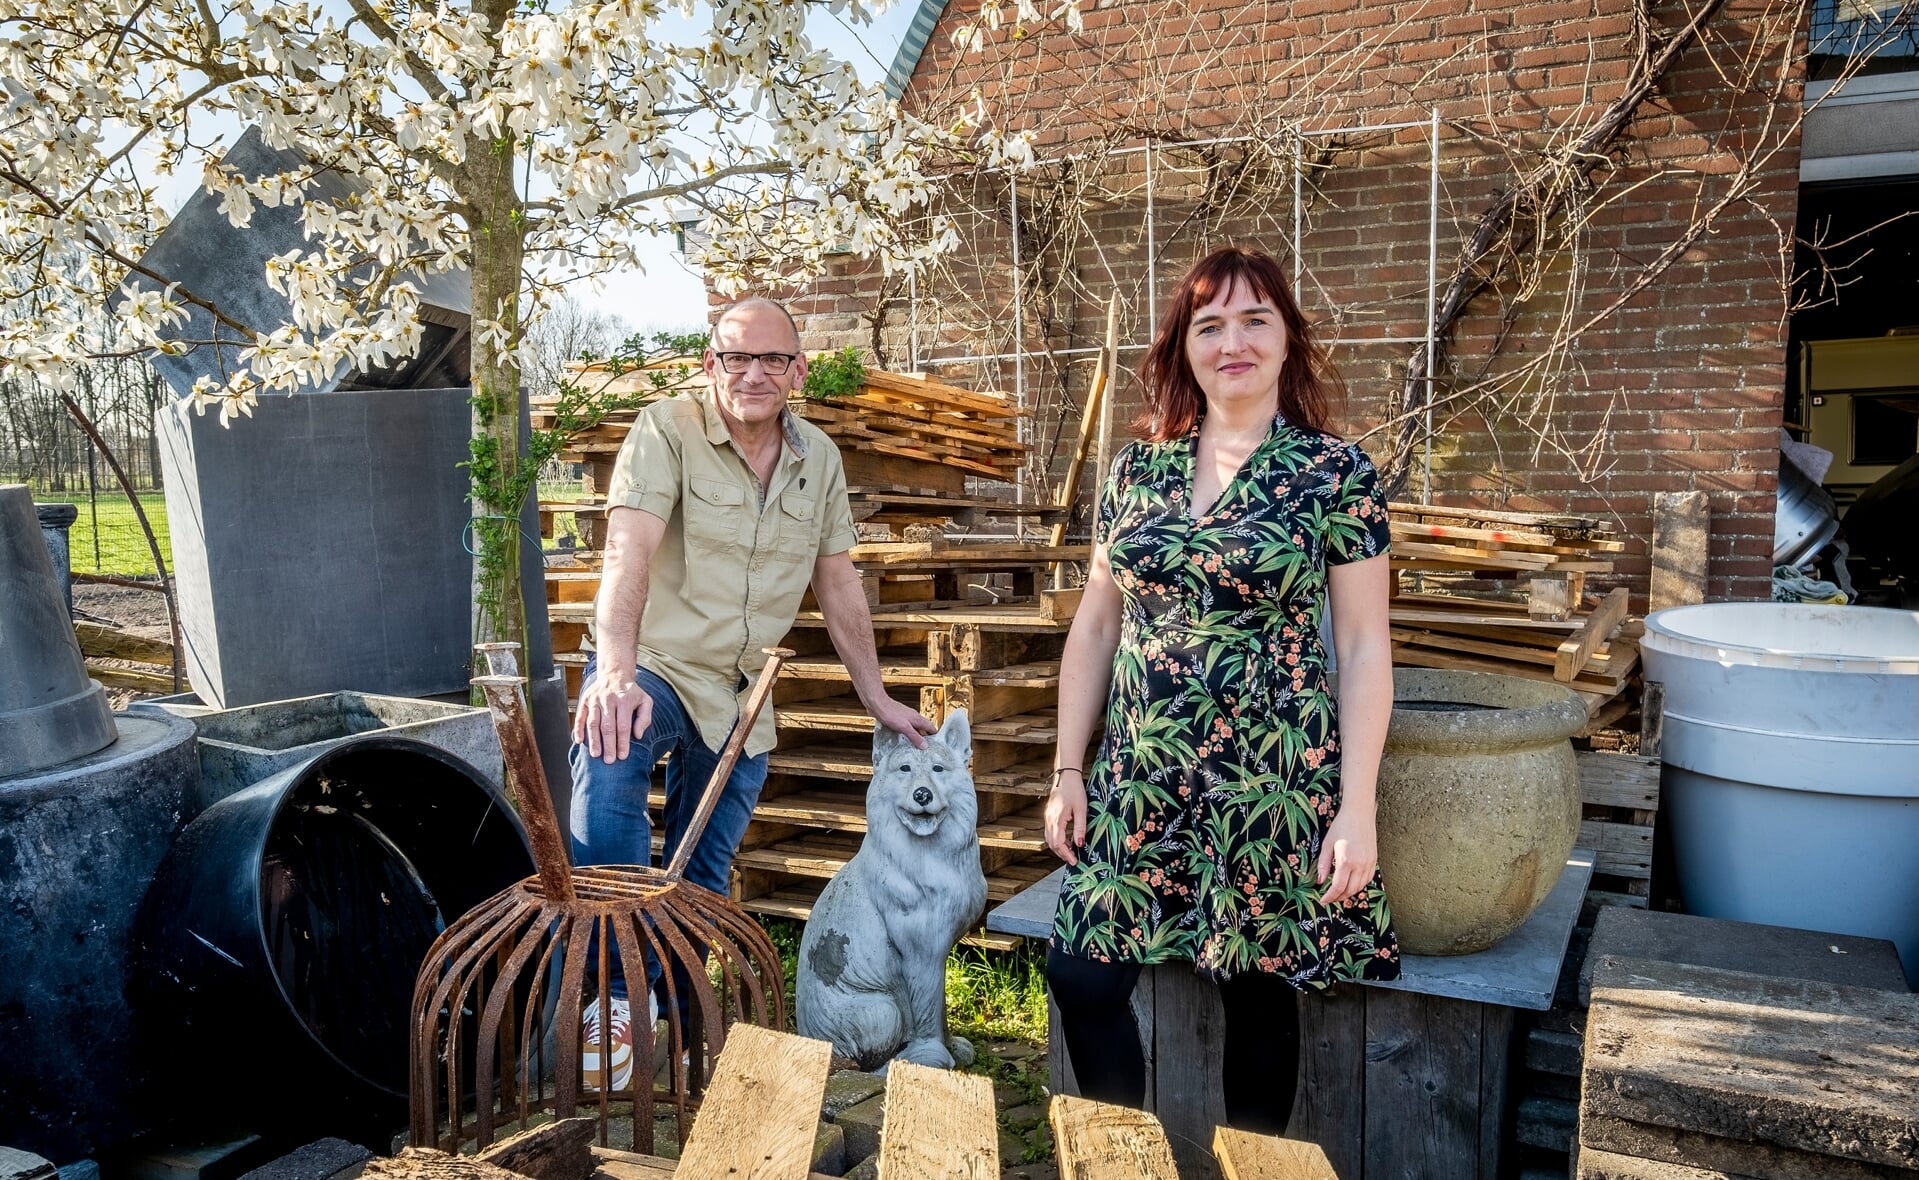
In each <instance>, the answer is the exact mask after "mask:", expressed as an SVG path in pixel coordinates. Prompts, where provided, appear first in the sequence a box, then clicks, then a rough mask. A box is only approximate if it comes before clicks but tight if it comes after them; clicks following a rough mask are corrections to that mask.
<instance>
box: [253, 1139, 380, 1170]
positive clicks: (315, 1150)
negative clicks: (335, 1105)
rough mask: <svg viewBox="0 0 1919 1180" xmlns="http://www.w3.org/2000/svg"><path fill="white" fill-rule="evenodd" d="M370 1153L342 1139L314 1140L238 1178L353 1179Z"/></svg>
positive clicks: (356, 1144)
mask: <svg viewBox="0 0 1919 1180" xmlns="http://www.w3.org/2000/svg"><path fill="white" fill-rule="evenodd" d="M372 1158H373V1153H372V1152H370V1151H368V1150H367V1149H366V1148H364V1147H362V1146H360V1145H359V1144H358V1143H348V1142H347V1141H346V1140H344V1139H333V1138H327V1139H316V1140H314V1141H313V1142H312V1143H309V1144H307V1145H306V1146H305V1147H299V1148H295V1149H294V1150H292V1151H290V1152H288V1153H287V1154H285V1155H283V1156H281V1157H280V1158H279V1159H277V1160H274V1161H273V1162H272V1163H270V1164H266V1165H264V1166H262V1167H258V1168H255V1169H253V1170H252V1171H251V1172H246V1173H243V1174H242V1175H241V1176H240V1180H354V1178H355V1177H356V1176H358V1175H359V1174H360V1173H361V1171H362V1170H363V1169H365V1167H366V1163H367V1161H368V1160H370V1159H372Z"/></svg>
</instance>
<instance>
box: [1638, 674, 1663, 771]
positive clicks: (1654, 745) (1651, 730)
mask: <svg viewBox="0 0 1919 1180" xmlns="http://www.w3.org/2000/svg"><path fill="white" fill-rule="evenodd" d="M1665 731H1666V686H1665V685H1663V684H1661V683H1659V682H1658V681H1656V680H1648V681H1646V682H1645V684H1643V685H1641V686H1640V690H1639V755H1640V757H1642V758H1652V759H1658V758H1659V757H1660V748H1661V746H1662V745H1663V744H1664V738H1665Z"/></svg>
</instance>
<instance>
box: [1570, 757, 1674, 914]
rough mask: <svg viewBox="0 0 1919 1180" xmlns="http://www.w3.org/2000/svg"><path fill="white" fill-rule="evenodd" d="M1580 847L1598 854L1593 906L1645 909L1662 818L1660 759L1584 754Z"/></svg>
mask: <svg viewBox="0 0 1919 1180" xmlns="http://www.w3.org/2000/svg"><path fill="white" fill-rule="evenodd" d="M1578 761H1579V802H1580V815H1581V820H1580V824H1579V846H1580V847H1582V848H1590V849H1592V850H1593V852H1594V854H1595V859H1594V861H1593V880H1592V884H1591V885H1590V886H1589V887H1588V889H1587V892H1586V902H1587V904H1588V905H1589V906H1598V905H1626V906H1633V907H1636V908H1638V909H1645V908H1646V905H1647V902H1648V900H1649V895H1650V893H1651V884H1652V855H1653V838H1654V836H1655V834H1656V832H1655V828H1656V825H1657V822H1658V818H1659V765H1660V763H1659V759H1657V758H1650V757H1642V756H1639V755H1635V754H1600V753H1592V752H1587V751H1581V752H1580V753H1579V755H1578Z"/></svg>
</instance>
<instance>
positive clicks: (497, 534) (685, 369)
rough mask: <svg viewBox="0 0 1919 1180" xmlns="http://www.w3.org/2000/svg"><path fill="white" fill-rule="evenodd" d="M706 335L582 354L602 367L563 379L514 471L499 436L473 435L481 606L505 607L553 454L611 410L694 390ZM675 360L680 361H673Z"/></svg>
mask: <svg viewBox="0 0 1919 1180" xmlns="http://www.w3.org/2000/svg"><path fill="white" fill-rule="evenodd" d="M706 338H707V334H706V333H704V332H689V333H673V332H655V333H653V334H652V335H651V336H647V335H644V334H640V333H636V334H634V335H632V336H629V337H627V338H626V339H625V340H624V341H622V342H621V343H620V345H619V347H618V348H616V349H614V350H613V352H612V354H611V355H609V356H606V357H601V356H598V355H597V354H594V353H591V352H582V353H581V354H580V357H579V359H580V361H581V362H582V363H583V364H586V365H593V364H595V363H598V364H599V365H600V368H599V369H598V370H596V371H595V372H593V373H591V374H589V375H585V383H584V384H582V383H581V382H580V381H575V380H573V379H571V378H570V377H568V378H562V379H561V380H560V383H559V386H558V389H557V390H556V393H557V395H558V396H557V397H556V399H555V401H554V403H553V405H552V406H551V407H550V408H551V411H552V414H553V424H552V425H551V426H547V427H542V428H540V429H537V430H534V431H532V432H531V434H530V435H529V436H528V438H527V445H526V454H525V455H524V456H523V457H521V459H520V461H519V462H518V463H516V464H513V465H512V469H511V471H510V472H509V471H508V470H507V467H506V465H505V464H502V463H501V462H500V450H499V446H500V444H499V440H498V439H497V438H495V437H494V436H493V435H491V434H488V433H482V432H475V433H474V435H473V437H472V438H471V439H470V440H469V441H468V443H467V453H468V455H469V458H468V459H467V461H466V462H465V463H464V464H462V465H461V466H463V467H465V468H466V470H467V477H468V479H470V480H471V481H472V485H473V499H474V502H475V503H476V504H478V505H479V510H478V512H477V513H476V515H475V516H474V518H473V534H474V540H475V542H477V544H478V552H477V555H476V556H477V557H478V561H479V573H480V576H479V578H478V579H477V581H478V585H477V586H476V587H475V590H474V595H475V599H476V601H477V603H478V605H479V606H480V608H481V609H482V610H484V611H487V612H490V613H494V614H495V615H497V613H498V611H499V609H500V607H501V605H502V604H501V602H500V588H501V587H502V586H504V585H506V584H507V579H506V578H505V576H504V575H505V572H506V569H507V567H508V565H509V564H510V563H512V562H514V561H517V560H518V559H519V546H518V545H516V544H514V541H515V540H516V539H517V537H518V531H519V527H520V512H521V510H522V508H524V506H525V504H526V498H527V496H529V495H531V494H532V493H533V492H534V490H535V489H536V488H537V487H538V486H539V482H540V469H541V468H543V467H544V466H546V463H547V460H549V459H552V458H553V457H555V456H556V455H558V454H559V453H560V452H561V451H563V450H565V449H566V445H567V443H568V442H569V441H570V440H571V439H572V438H573V437H574V436H575V435H578V434H581V433H584V432H585V431H588V430H591V429H593V428H594V427H596V426H598V425H599V424H600V423H602V422H604V421H605V420H606V418H607V416H608V415H609V414H614V413H617V412H619V411H621V410H630V409H634V408H636V407H638V406H642V405H645V404H646V403H647V402H650V401H654V400H656V399H658V398H661V397H667V396H670V395H672V394H673V393H675V392H677V391H679V390H681V389H686V388H690V387H691V386H692V385H693V384H694V377H695V376H696V375H698V373H699V371H700V369H699V362H698V361H697V360H695V359H692V358H696V357H698V356H699V355H700V353H701V352H702V351H703V350H704V349H705V348H706ZM675 361H677V362H678V363H671V362H675ZM634 372H643V373H645V375H646V386H645V387H644V388H642V389H640V390H637V391H635V392H631V393H613V392H609V388H608V387H609V386H611V385H612V384H613V380H614V379H615V378H618V377H623V376H625V375H626V374H628V373H634ZM473 404H474V405H475V406H479V405H481V399H479V398H478V397H475V398H474V399H473Z"/></svg>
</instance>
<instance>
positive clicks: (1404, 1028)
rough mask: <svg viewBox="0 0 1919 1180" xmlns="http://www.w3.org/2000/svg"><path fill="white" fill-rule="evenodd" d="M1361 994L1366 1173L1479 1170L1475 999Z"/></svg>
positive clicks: (1456, 1173)
mask: <svg viewBox="0 0 1919 1180" xmlns="http://www.w3.org/2000/svg"><path fill="white" fill-rule="evenodd" d="M1366 999H1367V1003H1366V1054H1365V1057H1366V1066H1367V1068H1366V1107H1365V1110H1366V1115H1365V1145H1366V1166H1365V1172H1364V1174H1365V1175H1367V1176H1428V1175H1430V1176H1441V1175H1444V1176H1460V1177H1464V1176H1477V1175H1478V1172H1479V1169H1478V1159H1479V1130H1480V1128H1479V1083H1480V1078H1479V1061H1480V1051H1481V1050H1480V1022H1479V1011H1478V1010H1479V1008H1480V1005H1478V1004H1475V1003H1471V1002H1468V1001H1465V1000H1450V999H1444V998H1440V997H1434V996H1422V995H1416V994H1414V993H1411V992H1398V991H1386V990H1384V989H1380V990H1376V991H1374V992H1372V994H1370V995H1368V996H1367V998H1366ZM1439 1161H1443V1165H1442V1167H1443V1171H1437V1170H1435V1169H1434V1164H1435V1163H1436V1162H1439Z"/></svg>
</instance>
